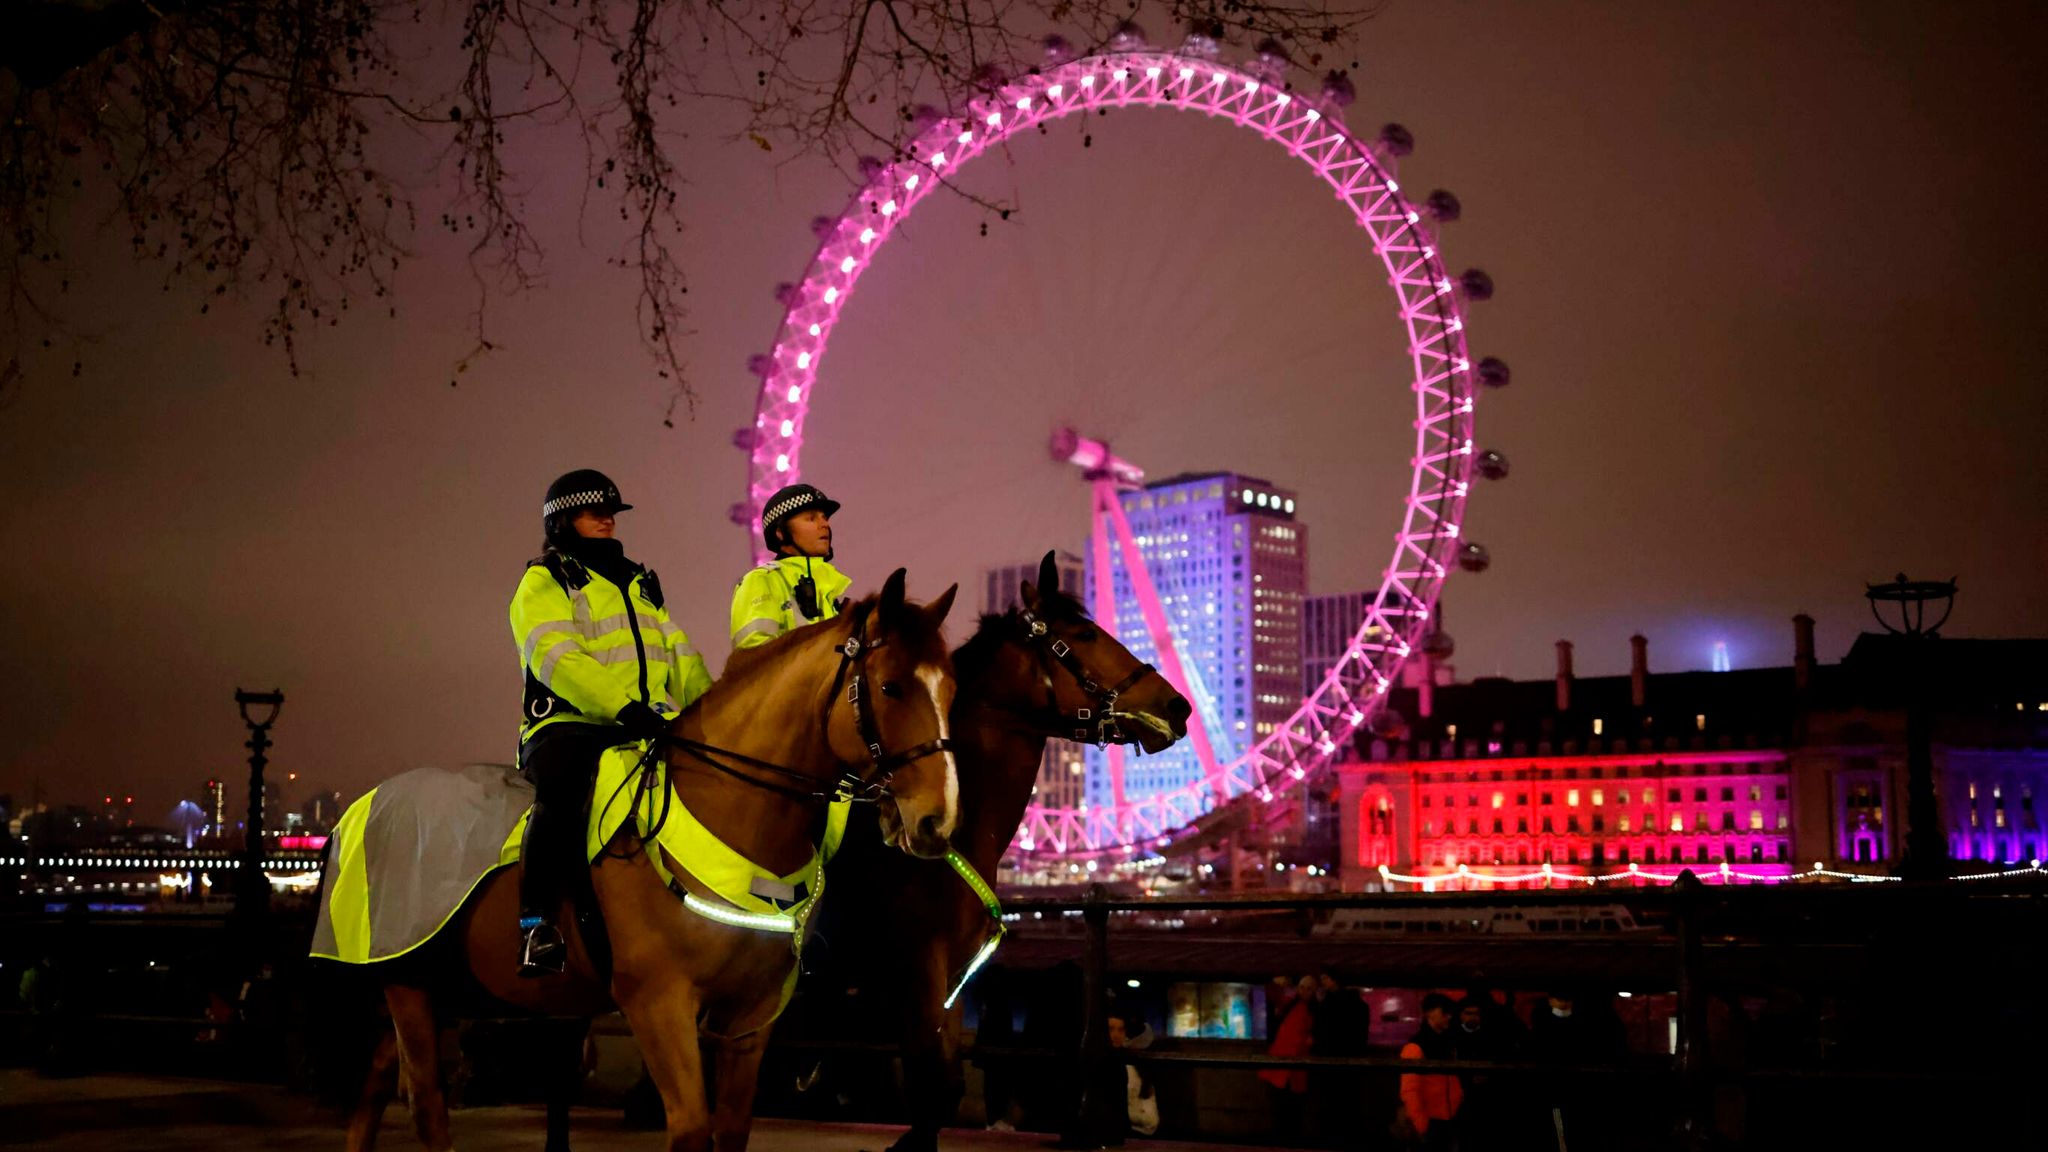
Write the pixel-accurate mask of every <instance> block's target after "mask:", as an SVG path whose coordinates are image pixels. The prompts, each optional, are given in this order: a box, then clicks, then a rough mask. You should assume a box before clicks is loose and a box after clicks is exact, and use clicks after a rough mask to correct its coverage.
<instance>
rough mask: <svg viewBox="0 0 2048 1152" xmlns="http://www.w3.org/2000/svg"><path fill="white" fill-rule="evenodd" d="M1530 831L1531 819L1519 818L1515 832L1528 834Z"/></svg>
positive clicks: (1516, 821)
mask: <svg viewBox="0 0 2048 1152" xmlns="http://www.w3.org/2000/svg"><path fill="white" fill-rule="evenodd" d="M1528 830H1529V818H1528V817H1527V816H1523V817H1519V818H1517V819H1516V820H1515V831H1517V832H1527V831H1528Z"/></svg>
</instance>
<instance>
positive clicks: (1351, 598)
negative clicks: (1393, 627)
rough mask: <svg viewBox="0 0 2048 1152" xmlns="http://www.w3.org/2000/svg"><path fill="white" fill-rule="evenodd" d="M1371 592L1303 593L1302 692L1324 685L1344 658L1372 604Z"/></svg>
mask: <svg viewBox="0 0 2048 1152" xmlns="http://www.w3.org/2000/svg"><path fill="white" fill-rule="evenodd" d="M1373 595H1374V594H1373V593H1372V592H1332V593H1329V594H1327V595H1323V596H1304V597H1303V598H1302V601H1301V686H1300V690H1301V694H1302V695H1303V696H1308V695H1310V694H1312V693H1314V692H1315V690H1316V689H1317V688H1318V687H1319V686H1321V684H1322V682H1323V677H1325V676H1328V675H1329V674H1330V669H1332V668H1335V667H1336V666H1337V662H1338V661H1339V660H1342V659H1343V658H1344V652H1345V650H1346V649H1348V648H1350V646H1351V638H1352V637H1353V636H1356V635H1358V625H1359V624H1360V623H1361V622H1362V621H1364V619H1365V610H1366V609H1367V608H1369V607H1371V606H1372V599H1373Z"/></svg>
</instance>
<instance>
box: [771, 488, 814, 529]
mask: <svg viewBox="0 0 2048 1152" xmlns="http://www.w3.org/2000/svg"><path fill="white" fill-rule="evenodd" d="M817 500H818V498H817V497H816V496H813V495H811V494H810V493H809V492H799V493H797V494H796V495H794V496H791V497H790V498H789V499H787V500H784V501H783V502H782V503H780V504H771V505H769V507H768V510H767V511H766V512H763V513H761V522H762V523H763V524H773V523H775V522H776V521H777V520H780V519H782V518H783V517H784V516H787V515H789V514H790V513H792V512H794V511H796V510H797V509H799V508H802V507H803V506H804V505H806V504H815V503H817Z"/></svg>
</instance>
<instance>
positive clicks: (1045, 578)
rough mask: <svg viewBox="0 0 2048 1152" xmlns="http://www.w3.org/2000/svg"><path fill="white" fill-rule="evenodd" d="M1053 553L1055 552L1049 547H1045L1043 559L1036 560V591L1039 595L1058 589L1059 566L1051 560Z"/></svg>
mask: <svg viewBox="0 0 2048 1152" xmlns="http://www.w3.org/2000/svg"><path fill="white" fill-rule="evenodd" d="M1054 555H1055V553H1054V552H1053V551H1052V550H1051V549H1047V550H1046V553H1045V559H1043V560H1040V561H1039V562H1038V592H1039V594H1040V595H1044V594H1045V593H1047V592H1057V591H1059V590H1060V566H1059V565H1058V564H1057V563H1055V562H1054V561H1053V556H1054Z"/></svg>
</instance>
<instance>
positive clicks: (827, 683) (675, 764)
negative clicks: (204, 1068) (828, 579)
mask: <svg viewBox="0 0 2048 1152" xmlns="http://www.w3.org/2000/svg"><path fill="white" fill-rule="evenodd" d="M903 585H904V573H903V570H902V569H900V568H899V569H897V570H896V571H895V573H894V574H892V575H891V576H890V577H889V579H888V581H887V582H886V583H885V584H884V585H883V588H882V591H881V593H880V594H879V595H878V596H871V597H868V598H866V599H864V600H862V601H859V602H857V603H855V604H853V605H851V606H850V607H849V608H848V609H847V610H846V612H845V613H844V614H842V615H840V616H837V617H834V618H831V619H827V620H824V621H821V622H819V623H817V624H813V625H809V626H807V627H804V628H800V629H796V630H795V631H792V632H790V633H789V634H787V635H785V636H782V637H779V638H777V639H776V640H774V641H771V642H770V643H768V644H766V645H762V646H761V647H760V648H759V649H758V650H755V651H752V652H749V653H747V654H745V655H744V656H741V657H739V658H737V659H734V660H732V661H729V662H728V665H727V668H726V674H725V675H724V676H723V677H722V678H721V679H720V680H719V681H718V682H717V683H715V684H714V685H713V686H712V688H711V689H710V691H708V692H707V693H705V695H704V697H703V698H702V699H701V700H699V701H697V702H696V703H695V704H694V705H692V706H691V707H690V708H689V709H688V710H686V711H684V712H683V713H682V715H680V716H679V717H677V718H676V720H675V721H674V723H673V724H672V725H671V727H670V732H669V740H668V741H667V742H666V744H665V746H664V748H665V750H664V759H665V761H666V764H667V766H668V769H669V771H668V778H669V780H670V782H671V790H672V796H671V797H670V799H669V802H670V803H674V804H676V805H678V806H679V807H680V808H681V809H683V810H685V811H686V812H687V813H688V815H689V816H691V817H694V819H695V820H696V821H697V822H698V823H700V824H701V825H702V826H703V828H704V829H705V830H707V831H708V832H710V833H711V834H712V835H714V836H716V837H717V838H718V839H719V840H721V841H723V842H724V843H725V844H726V845H728V846H730V847H731V848H732V849H734V850H736V851H737V852H738V853H739V854H740V855H742V856H744V857H745V858H746V860H749V861H752V862H754V863H755V864H756V865H758V866H760V867H761V868H765V869H766V870H768V871H770V872H772V873H774V874H775V875H777V876H787V875H790V874H793V873H796V872H798V871H799V870H801V869H804V868H805V867H806V866H807V865H808V864H809V863H810V862H811V861H813V860H814V859H815V854H816V853H818V852H819V851H820V847H819V845H820V837H821V835H822V833H823V829H824V827H825V826H826V819H825V810H824V809H825V803H826V802H827V801H829V800H830V799H832V797H833V796H834V794H835V781H836V786H837V789H838V794H839V795H841V796H844V795H846V794H847V793H848V792H853V793H855V798H857V799H870V800H873V801H875V807H876V809H877V812H878V820H879V824H880V828H881V834H882V838H883V839H884V840H886V841H887V843H888V844H890V845H891V846H893V847H895V848H898V849H901V850H902V851H903V852H904V853H906V854H914V855H924V856H942V855H943V854H944V853H945V852H946V850H947V847H948V843H949V837H950V835H951V833H952V831H953V828H954V825H955V823H956V820H957V815H958V802H959V777H958V774H957V769H956V767H955V761H954V755H953V752H952V750H951V742H950V735H949V720H950V715H949V710H950V706H951V705H952V702H953V696H954V692H955V684H954V678H953V671H952V662H951V659H950V657H949V654H948V653H947V651H946V647H945V643H944V639H943V637H942V635H941V632H940V627H941V625H942V623H943V622H944V620H945V617H946V614H947V612H948V611H949V610H950V609H951V607H952V603H953V597H954V594H955V592H956V591H957V586H956V587H954V588H948V589H947V590H946V592H945V593H944V594H943V595H941V596H940V597H939V598H938V599H937V600H935V601H933V602H932V603H931V604H929V605H924V606H921V605H917V604H914V603H907V602H906V601H905V600H904V593H903ZM842 687H844V688H845V691H841V689H842ZM853 766H858V767H857V768H856V767H853ZM647 778H653V774H652V773H649V774H648V777H647ZM639 803H644V804H645V805H647V807H639V806H636V809H635V811H636V812H641V813H645V812H647V811H650V810H655V809H660V810H662V811H664V812H666V808H665V807H664V804H663V802H662V801H660V800H656V799H654V798H652V797H647V798H643V800H642V801H641V802H639ZM643 835H647V836H651V835H653V833H652V832H649V831H648V830H647V829H645V828H642V827H640V826H639V825H638V824H637V823H636V821H635V820H634V819H631V818H629V819H627V820H626V822H625V824H624V825H623V826H622V827H621V828H620V830H619V831H618V832H617V833H616V834H615V835H614V836H613V837H612V839H611V840H610V842H609V843H608V844H607V845H606V846H605V850H604V851H603V852H602V853H600V854H599V855H598V856H597V857H596V858H595V859H594V860H593V861H592V862H591V865H590V869H589V879H590V891H589V892H588V893H586V894H585V895H586V897H588V898H589V899H590V904H591V905H592V907H585V908H584V909H582V911H584V912H585V915H584V916H582V917H579V916H578V915H577V914H576V913H577V912H578V910H579V909H578V908H577V907H576V904H577V903H578V902H577V901H576V900H575V899H573V898H569V899H565V907H564V908H562V909H560V910H559V912H560V913H561V914H560V915H559V916H558V918H557V922H558V923H559V924H561V925H562V927H563V931H564V935H565V937H567V943H568V964H567V966H566V968H565V970H564V971H563V972H561V973H559V974H555V975H549V976H543V977H539V978H522V977H521V976H519V975H518V949H517V948H516V946H515V943H516V941H517V940H518V931H517V923H518V918H519V907H518V903H519V896H518V893H519V872H518V866H516V865H515V866H510V867H502V868H500V869H498V870H497V871H495V872H492V873H491V874H490V875H489V876H488V877H487V878H486V879H485V880H484V881H483V882H481V883H480V884H479V885H478V886H477V888H476V889H475V890H474V891H473V892H472V893H471V894H470V897H469V898H468V899H467V900H466V901H465V902H464V903H463V905H462V907H461V909H460V910H459V911H458V913H457V914H456V915H455V916H454V917H453V918H451V920H450V921H449V922H448V923H447V924H446V925H445V926H444V927H443V928H442V929H441V930H440V932H439V933H437V936H436V939H435V940H434V941H433V942H432V943H433V944H434V945H437V946H430V947H425V948H421V949H418V950H417V951H415V952H413V953H410V954H408V955H406V956H403V957H398V958H395V959H392V960H386V961H379V962H377V963H376V964H374V965H372V966H371V971H372V972H373V973H374V975H375V976H376V977H377V978H378V979H379V981H380V982H381V986H382V993H383V998H384V1001H385V1004H386V1005H387V1006H388V1008H389V1011H390V1015H391V1020H392V1023H393V1025H394V1027H393V1030H392V1031H391V1032H390V1033H387V1034H386V1035H385V1036H384V1037H382V1038H381V1042H380V1044H379V1045H378V1048H377V1051H376V1052H375V1053H374V1055H373V1058H372V1067H371V1070H370V1073H369V1075H368V1076H367V1077H366V1079H365V1081H364V1083H363V1088H362V1091H361V1094H360V1096H359V1098H358V1100H357V1101H356V1103H355V1106H354V1108H353V1109H352V1113H351V1115H350V1118H349V1125H348V1136H347V1148H348V1150H349V1152H369V1149H371V1147H372V1146H373V1144H374V1141H375V1139H376V1133H377V1128H378V1125H379V1123H380V1121H381V1119H382V1115H383V1112H384V1108H385V1106H386V1105H387V1104H388V1103H389V1102H390V1099H391V1096H392V1094H393V1092H394V1091H395V1087H396V1084H395V1081H396V1078H397V1077H396V1072H397V1070H398V1069H399V1068H402V1070H403V1071H404V1073H405V1075H406V1078H407V1080H408V1081H409V1082H410V1084H411V1086H412V1100H413V1103H412V1108H413V1120H414V1126H415V1127H416V1128H417V1130H418V1132H419V1137H420V1141H421V1142H422V1143H423V1144H424V1145H425V1146H426V1147H427V1148H428V1149H429V1150H430V1152H446V1150H447V1149H449V1148H451V1147H452V1143H451V1140H450V1135H449V1126H448V1106H447V1101H446V1098H445V1096H444V1095H443V1090H442V1087H441V1082H440V1076H439V1072H438V1060H439V1056H440V1053H439V1051H438V1039H437V1032H436V1024H435V1013H436V1009H437V1008H442V1009H448V1008H451V1007H453V1006H455V1005H456V1004H457V1003H458V1002H459V1001H460V1000H461V999H462V997H463V994H464V992H465V991H466V990H467V991H469V992H470V993H471V994H472V995H473V993H474V992H476V991H481V993H483V996H484V998H483V999H482V1001H481V1003H480V1004H478V1005H477V1006H478V1007H480V1008H483V1009H484V1010H490V1009H493V1008H495V1009H496V1010H498V1011H503V1010H504V1009H505V1008H506V1007H507V1006H509V1007H510V1008H512V1009H515V1010H520V1011H524V1012H527V1013H532V1014H536V1015H541V1016H551V1017H577V1018H582V1019H585V1020H587V1019H588V1018H589V1017H592V1016H595V1015H598V1014H600V1013H603V1012H607V1011H611V1010H612V1009H613V1008H614V1007H617V1008H619V1009H621V1010H623V1011H624V1013H625V1016H626V1019H627V1022H628V1023H629V1024H630V1025H631V1027H632V1030H633V1034H634V1036H635V1037H636V1038H637V1039H638V1041H639V1044H640V1049H641V1053H642V1055H643V1057H644V1058H645V1060H646V1063H647V1068H648V1071H649V1074H650V1075H651V1077H652V1078H653V1080H654V1082H655V1084H656V1086H657V1087H658V1089H659V1090H660V1093H661V1099H662V1103H663V1105H664V1106H665V1108H666V1110H667V1135H668V1147H669V1148H670V1149H671V1150H672V1152H682V1150H689V1152H700V1150H703V1149H707V1148H712V1147H715V1148H717V1149H718V1150H719V1152H743V1150H744V1149H745V1147H746V1145H747V1139H748V1134H749V1130H750V1128H751V1125H752V1106H753V1099H754V1091H755V1085H756V1081H757V1078H758V1075H759V1070H760V1062H761V1054H762V1051H763V1049H764V1048H765V1046H766V1043H767V1038H768V1032H769V1028H770V1026H771V1025H772V1023H773V1022H774V1020H775V1017H776V1016H777V1015H778V1014H779V1013H780V1011H781V1008H782V1005H783V1003H784V1002H785V1000H786V998H787V994H788V989H789V986H790V982H791V981H790V978H791V977H792V976H793V970H794V967H795V965H796V955H795V947H794V945H796V944H799V943H800V942H801V940H802V939H803V935H804V933H805V931H806V929H807V928H808V924H807V923H803V924H796V925H795V926H794V928H795V934H794V937H792V935H791V934H790V928H789V927H788V926H785V927H783V928H782V930H781V931H780V932H776V931H765V930H762V928H761V927H760V926H759V925H758V924H751V925H750V924H746V923H735V922H733V921H734V920H737V919H740V918H738V917H732V916H730V914H729V910H730V907H731V906H730V905H729V904H726V903H722V902H720V901H719V900H718V897H717V896H716V895H715V893H714V892H713V891H712V890H711V889H709V888H707V887H706V885H705V883H704V882H703V881H702V880H700V879H699V878H698V877H697V876H695V875H693V874H691V873H690V872H688V871H686V870H685V869H684V868H683V867H681V866H680V865H679V864H678V863H677V861H676V860H675V859H674V858H673V857H672V856H670V855H669V854H668V853H667V852H666V850H665V849H663V848H661V847H660V846H659V845H657V846H656V847H655V851H656V852H659V853H661V854H662V863H663V864H664V865H665V871H666V872H667V874H668V875H670V876H672V877H674V878H675V887H674V888H673V889H671V887H670V886H669V885H668V884H665V883H664V882H663V881H662V879H661V874H660V873H658V872H657V870H656V867H655V862H654V860H653V859H652V858H651V857H650V853H649V852H648V851H647V847H648V843H649V842H647V841H643V839H642V836H643ZM817 895H820V893H815V892H814V893H813V897H814V898H815V897H816V896H817ZM721 909H726V910H728V912H727V914H726V918H720V916H721V912H720V910H721ZM593 912H594V915H593V914H591V913H593ZM700 1040H703V1041H709V1042H711V1046H712V1047H714V1048H715V1052H716V1059H715V1064H714V1068H715V1077H714V1081H713V1083H714V1085H715V1092H716V1096H715V1099H707V1093H706V1089H705V1069H704V1067H703V1059H702V1056H701V1053H700V1049H699V1042H700ZM394 1064H395V1065H396V1067H394ZM555 1104H556V1105H560V1104H561V1101H559V1100H558V1101H556V1102H555ZM550 1113H551V1117H550V1124H549V1133H548V1147H549V1148H550V1149H561V1148H566V1146H567V1134H566V1131H565V1130H564V1127H563V1126H562V1125H559V1124H558V1123H557V1122H556V1117H561V1118H562V1119H563V1120H564V1121H565V1120H566V1108H565V1107H559V1106H551V1108H550Z"/></svg>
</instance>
